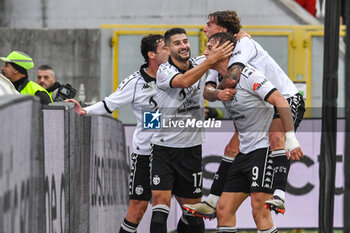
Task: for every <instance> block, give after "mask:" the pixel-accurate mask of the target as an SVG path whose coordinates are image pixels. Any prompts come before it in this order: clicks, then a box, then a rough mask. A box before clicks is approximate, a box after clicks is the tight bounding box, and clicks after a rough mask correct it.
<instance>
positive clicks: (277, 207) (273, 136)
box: [265, 118, 290, 214]
mask: <svg viewBox="0 0 350 233" xmlns="http://www.w3.org/2000/svg"><path fill="white" fill-rule="evenodd" d="M269 137H270V147H271V150H272V152H271V154H270V158H271V159H272V160H273V167H274V181H273V182H274V194H273V196H272V198H271V199H270V200H267V202H266V205H265V206H266V207H267V208H269V209H270V210H274V211H275V212H276V213H282V214H284V212H285V206H284V200H285V191H286V185H287V178H288V173H289V168H290V160H289V159H287V156H286V151H285V150H284V146H285V132H284V128H283V123H282V120H281V118H274V119H273V120H272V123H271V126H270V133H269Z"/></svg>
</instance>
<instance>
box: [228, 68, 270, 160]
mask: <svg viewBox="0 0 350 233" xmlns="http://www.w3.org/2000/svg"><path fill="white" fill-rule="evenodd" d="M236 90H237V93H236V95H235V96H234V98H233V99H232V101H229V102H223V104H224V106H225V108H226V109H227V111H228V113H229V115H230V117H231V119H232V120H233V121H234V123H235V126H236V129H237V131H238V135H239V141H240V152H242V153H244V154H247V153H249V152H251V151H254V150H256V149H259V148H265V147H269V135H268V132H269V128H270V125H271V121H272V118H273V115H274V109H273V106H272V105H271V104H269V103H268V102H266V99H267V98H268V97H269V96H270V94H271V93H273V92H274V91H276V87H275V86H274V85H273V84H272V83H271V82H270V81H269V80H267V79H266V78H265V76H264V75H263V74H261V73H260V72H258V71H256V70H255V69H254V68H252V67H249V66H246V67H245V68H244V69H243V71H242V74H241V77H240V80H239V82H238V83H237V86H236Z"/></svg>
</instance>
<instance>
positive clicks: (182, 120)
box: [152, 56, 205, 148]
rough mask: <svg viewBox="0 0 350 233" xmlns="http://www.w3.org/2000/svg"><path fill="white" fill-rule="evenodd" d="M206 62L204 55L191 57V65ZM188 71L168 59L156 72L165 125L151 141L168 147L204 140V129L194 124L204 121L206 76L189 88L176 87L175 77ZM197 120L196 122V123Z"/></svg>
mask: <svg viewBox="0 0 350 233" xmlns="http://www.w3.org/2000/svg"><path fill="white" fill-rule="evenodd" d="M202 61H203V56H201V57H198V58H192V59H190V68H193V67H195V66H197V65H198V64H199V63H200V62H202ZM183 73H185V71H184V70H181V69H179V68H178V67H176V66H175V65H174V63H173V62H172V61H171V59H169V62H167V63H164V64H162V65H160V66H159V69H158V72H157V103H158V108H159V111H160V113H161V114H162V115H161V119H162V126H161V128H160V129H159V130H156V132H155V133H154V135H153V138H152V143H154V144H156V145H161V146H167V147H176V148H186V147H192V146H197V145H200V144H202V143H203V135H202V128H200V127H193V126H194V124H195V122H196V121H203V120H204V99H203V96H202V95H203V90H204V81H205V75H203V76H202V78H201V79H199V80H198V81H197V82H196V83H194V84H193V85H192V86H191V87H188V88H183V89H181V88H173V87H172V86H171V81H172V79H173V78H174V77H175V76H176V75H178V74H183ZM193 123H194V124H193Z"/></svg>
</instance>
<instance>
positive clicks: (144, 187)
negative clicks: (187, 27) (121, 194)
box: [67, 34, 168, 233]
mask: <svg viewBox="0 0 350 233" xmlns="http://www.w3.org/2000/svg"><path fill="white" fill-rule="evenodd" d="M141 53H142V56H143V57H144V59H145V62H146V63H145V64H144V65H142V66H141V68H140V70H138V71H136V72H134V73H133V74H131V75H130V76H129V77H127V78H126V79H124V80H123V81H122V82H121V83H120V84H119V86H118V89H117V90H116V91H115V92H113V93H112V94H111V95H110V96H108V97H106V98H105V99H104V100H102V101H100V102H98V103H96V104H94V105H91V106H89V107H86V108H82V107H81V106H80V105H79V103H78V102H77V101H76V100H74V99H70V100H67V101H69V102H74V103H75V105H76V111H77V113H78V114H79V115H96V114H106V113H112V112H113V111H114V110H116V109H119V108H121V107H122V106H124V105H126V104H131V107H132V108H133V111H134V114H135V116H136V118H137V125H136V129H135V132H134V135H133V147H132V154H131V171H130V185H129V197H130V203H129V208H128V212H127V215H126V218H125V219H124V221H123V222H122V224H121V227H120V230H119V233H126V232H128V233H133V232H136V231H137V226H138V224H139V223H140V221H141V219H142V217H143V215H144V213H145V211H146V209H147V206H148V202H149V201H150V199H151V186H150V154H151V148H150V144H151V138H152V135H153V132H151V131H147V130H146V129H144V128H143V121H142V119H143V112H144V111H155V110H156V109H157V102H156V99H155V95H156V82H155V81H156V80H155V78H156V72H157V70H158V67H159V65H160V64H162V63H164V62H166V61H167V60H168V50H167V48H166V47H165V44H164V39H163V36H162V35H156V34H150V35H147V36H145V37H143V38H142V40H141Z"/></svg>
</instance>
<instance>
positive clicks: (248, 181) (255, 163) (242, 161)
mask: <svg viewBox="0 0 350 233" xmlns="http://www.w3.org/2000/svg"><path fill="white" fill-rule="evenodd" d="M269 151H270V150H269V148H261V149H257V150H255V151H252V152H250V153H248V154H242V153H239V154H238V155H237V157H236V159H235V160H234V161H233V163H232V165H231V167H230V170H229V172H228V174H227V178H226V183H225V187H224V192H243V193H252V192H264V193H273V189H272V186H273V176H274V173H273V166H272V159H270V158H269V156H268V155H269Z"/></svg>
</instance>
